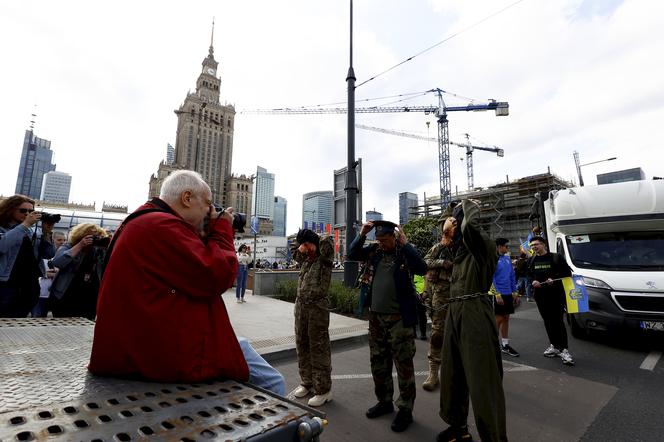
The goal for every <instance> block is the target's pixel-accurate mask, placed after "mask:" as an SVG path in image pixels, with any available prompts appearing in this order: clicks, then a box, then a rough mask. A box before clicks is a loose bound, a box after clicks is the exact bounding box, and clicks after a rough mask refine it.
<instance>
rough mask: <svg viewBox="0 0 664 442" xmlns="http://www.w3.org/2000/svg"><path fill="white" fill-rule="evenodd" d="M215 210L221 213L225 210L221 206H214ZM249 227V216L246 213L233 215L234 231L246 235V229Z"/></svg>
mask: <svg viewBox="0 0 664 442" xmlns="http://www.w3.org/2000/svg"><path fill="white" fill-rule="evenodd" d="M213 206H214V210H215V211H216V212H217V213H219V212H222V211H223V210H224V208H223V207H221V206H220V205H219V204H213ZM246 225H247V214H246V213H234V214H233V230H235V231H236V232H238V233H244V227H245V226H246Z"/></svg>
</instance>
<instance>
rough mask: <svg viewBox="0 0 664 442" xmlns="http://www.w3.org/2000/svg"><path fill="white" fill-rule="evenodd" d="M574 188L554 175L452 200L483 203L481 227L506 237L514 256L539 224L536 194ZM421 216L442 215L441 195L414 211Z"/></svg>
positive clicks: (510, 182) (517, 181)
mask: <svg viewBox="0 0 664 442" xmlns="http://www.w3.org/2000/svg"><path fill="white" fill-rule="evenodd" d="M571 186H572V185H571V184H570V183H569V182H567V181H565V180H563V179H562V178H560V177H558V176H556V175H553V174H552V173H550V172H549V173H543V174H540V175H533V176H529V177H525V178H521V179H518V180H516V181H509V180H508V181H507V182H505V183H501V184H497V185H495V186H491V187H488V188H486V189H483V188H476V189H475V190H473V191H468V192H463V193H457V194H455V195H453V197H452V200H462V199H474V200H478V201H480V206H481V221H480V223H481V225H482V228H483V229H485V230H486V231H487V233H488V234H489V236H491V237H492V238H498V237H503V238H507V239H509V241H510V244H511V246H512V247H511V248H510V252H511V254H512V256H515V255H517V254H518V253H519V244H520V243H521V242H523V241H525V240H526V238H527V237H528V233H530V231H531V230H532V228H533V227H534V226H536V225H537V224H538V221H539V220H537V219H533V220H531V218H530V213H531V208H532V206H533V203H534V202H535V194H536V193H538V192H542V193H548V192H549V191H551V190H556V189H564V188H567V187H571ZM413 210H414V211H416V212H417V214H418V215H424V216H440V214H441V205H440V196H436V197H430V198H427V199H426V201H425V204H424V205H423V206H418V207H414V208H413Z"/></svg>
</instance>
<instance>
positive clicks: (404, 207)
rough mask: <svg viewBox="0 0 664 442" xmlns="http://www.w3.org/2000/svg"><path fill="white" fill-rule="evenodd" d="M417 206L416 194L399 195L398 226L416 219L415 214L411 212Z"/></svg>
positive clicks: (403, 193)
mask: <svg viewBox="0 0 664 442" xmlns="http://www.w3.org/2000/svg"><path fill="white" fill-rule="evenodd" d="M417 204H418V203H417V194H416V193H413V192H401V193H400V194H399V224H401V225H402V226H403V225H404V224H406V223H407V222H408V221H410V220H411V219H414V218H417V213H415V212H414V210H413V208H416V207H417Z"/></svg>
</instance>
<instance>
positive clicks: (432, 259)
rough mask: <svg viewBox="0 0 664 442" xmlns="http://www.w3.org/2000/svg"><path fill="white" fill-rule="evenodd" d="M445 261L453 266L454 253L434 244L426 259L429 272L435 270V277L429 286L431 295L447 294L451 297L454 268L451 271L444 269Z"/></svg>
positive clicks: (438, 244) (439, 244)
mask: <svg viewBox="0 0 664 442" xmlns="http://www.w3.org/2000/svg"><path fill="white" fill-rule="evenodd" d="M445 261H447V262H448V263H449V264H452V262H453V261H454V256H453V255H452V251H451V250H450V249H449V248H448V247H446V246H444V245H442V244H441V243H437V244H434V246H433V247H431V249H429V252H428V253H427V254H426V256H425V257H424V262H426V263H427V268H428V269H429V270H435V275H434V277H433V278H432V279H430V280H428V284H427V286H428V291H429V292H430V293H441V292H445V293H447V294H448V296H449V291H450V277H451V276H452V268H450V269H449V270H448V269H446V268H445V267H444V263H445Z"/></svg>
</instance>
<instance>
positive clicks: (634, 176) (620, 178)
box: [597, 167, 646, 184]
mask: <svg viewBox="0 0 664 442" xmlns="http://www.w3.org/2000/svg"><path fill="white" fill-rule="evenodd" d="M645 179H646V174H645V173H644V172H643V169H641V168H640V167H635V168H634V169H625V170H617V171H615V172H609V173H600V174H599V175H597V184H611V183H624V182H625V181H641V180H645Z"/></svg>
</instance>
